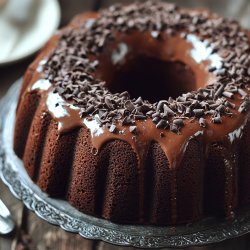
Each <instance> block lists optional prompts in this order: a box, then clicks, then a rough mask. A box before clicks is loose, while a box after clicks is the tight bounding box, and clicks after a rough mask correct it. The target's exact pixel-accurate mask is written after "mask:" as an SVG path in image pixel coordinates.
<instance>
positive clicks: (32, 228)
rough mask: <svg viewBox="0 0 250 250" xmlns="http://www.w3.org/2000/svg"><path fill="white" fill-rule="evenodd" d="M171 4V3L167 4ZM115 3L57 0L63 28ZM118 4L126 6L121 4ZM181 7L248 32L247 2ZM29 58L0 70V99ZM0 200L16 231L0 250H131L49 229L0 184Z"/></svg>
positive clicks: (219, 248)
mask: <svg viewBox="0 0 250 250" xmlns="http://www.w3.org/2000/svg"><path fill="white" fill-rule="evenodd" d="M170 1H171V0H170ZM114 2H117V1H115V0H106V1H105V0H93V1H88V0H81V1H69V0H60V3H61V6H62V22H61V24H62V25H64V24H66V23H67V22H68V21H69V20H70V19H71V18H72V17H73V16H74V15H75V14H77V13H79V12H81V11H85V10H91V9H98V8H99V7H102V6H108V5H110V4H112V3H114ZM121 2H130V1H129V0H121ZM171 2H177V3H178V4H179V5H183V6H205V7H209V8H210V9H212V10H213V11H216V12H218V13H219V14H221V15H224V16H228V17H232V18H235V19H237V20H239V21H240V22H241V23H242V24H243V25H244V26H245V27H246V28H250V15H249V14H250V2H249V1H248V0H237V1H235V0H172V1H171ZM32 59H33V58H32V57H31V58H28V59H26V60H23V61H22V62H19V63H16V64H14V65H9V66H5V67H2V68H0V97H2V96H3V95H4V94H5V93H6V91H7V89H8V88H9V87H10V85H11V84H12V83H13V82H14V81H15V80H17V79H18V78H19V77H21V76H22V75H23V73H24V71H25V69H26V68H27V66H28V64H29V63H30V62H31V61H32ZM0 197H1V199H3V201H4V202H5V203H6V204H7V205H8V207H9V208H10V210H11V212H12V214H13V217H14V219H15V221H16V229H15V231H14V232H13V233H11V234H10V235H8V236H5V237H3V236H0V250H64V249H65V250H80V249H81V250H108V249H110V250H122V249H127V250H129V249H133V248H128V247H126V248H124V247H117V246H112V245H110V244H107V243H105V242H101V241H91V240H86V239H83V238H82V237H80V236H79V235H76V234H72V233H68V232H65V231H64V230H62V229H60V228H58V227H57V226H53V225H50V224H48V223H46V222H45V221H43V220H41V219H40V218H38V217H37V216H36V215H35V214H34V213H32V212H31V211H29V210H28V209H26V208H25V207H24V206H23V204H22V203H21V202H20V201H19V200H17V199H16V198H14V197H13V196H12V194H11V193H10V191H9V190H8V188H7V187H6V186H5V185H4V184H3V183H2V182H1V181H0ZM249 249H250V235H245V236H242V237H239V238H237V239H232V240H227V241H225V242H222V243H219V244H214V245H210V246H206V247H193V248H188V250H249Z"/></svg>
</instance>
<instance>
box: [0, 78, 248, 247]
mask: <svg viewBox="0 0 250 250" xmlns="http://www.w3.org/2000/svg"><path fill="white" fill-rule="evenodd" d="M20 84H21V80H18V81H17V82H16V83H15V84H14V85H13V86H12V87H11V89H10V90H9V91H8V93H7V95H6V96H5V97H4V98H3V99H2V101H1V105H0V122H1V123H0V130H1V131H0V132H1V134H0V156H1V157H0V158H1V161H0V176H1V178H2V180H3V181H4V182H5V183H6V185H8V187H9V189H10V191H11V192H12V193H13V195H15V196H16V197H17V198H18V199H20V200H22V202H23V203H24V204H25V205H26V206H27V207H28V209H30V210H32V211H34V212H35V213H36V214H37V215H38V216H39V217H41V218H42V219H44V220H45V221H47V222H49V223H52V224H55V225H58V226H60V227H61V228H63V229H64V230H66V231H69V232H74V233H79V234H80V235H81V236H83V237H84V238H88V239H96V240H103V241H106V242H109V243H111V244H117V245H122V246H134V247H141V248H161V247H188V246H198V245H205V244H209V243H215V242H220V241H223V240H226V239H230V238H233V237H237V236H240V235H243V234H246V233H248V232H250V210H246V211H240V212H239V213H238V214H237V216H236V218H235V219H234V220H230V221H225V220H218V219H215V218H209V219H206V220H203V221H202V222H200V223H194V224H190V225H186V226H178V227H152V226H136V225H118V224H114V223H111V222H109V221H107V220H104V219H99V218H96V217H93V216H90V215H86V214H83V213H80V212H79V211H77V210H76V209H74V208H73V207H72V206H70V205H69V204H68V203H67V202H65V201H62V200H57V199H51V198H49V197H48V196H47V195H46V194H45V193H43V192H42V191H41V190H40V189H39V188H38V187H37V186H36V185H35V184H34V183H33V182H32V181H31V180H30V178H29V177H28V175H27V174H26V171H25V169H24V166H23V164H22V161H21V160H20V159H18V158H17V156H16V155H15V153H14V151H13V149H12V143H13V128H14V121H15V108H16V103H17V99H18V93H19V88H20Z"/></svg>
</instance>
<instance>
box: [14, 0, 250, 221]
mask: <svg viewBox="0 0 250 250" xmlns="http://www.w3.org/2000/svg"><path fill="white" fill-rule="evenodd" d="M249 52H250V45H249V36H248V32H247V31H246V30H244V29H243V28H241V27H240V25H239V24H238V23H237V22H236V21H232V20H228V19H225V18H221V17H218V16H217V15H215V14H213V13H210V12H209V11H206V10H191V9H190V10H188V9H182V8H178V7H176V6H175V5H172V4H167V3H162V2H160V1H146V2H143V3H134V4H130V5H124V6H123V5H120V4H118V5H114V6H111V7H110V8H108V9H105V10H102V11H100V12H98V13H85V14H83V15H79V16H77V17H76V18H75V19H74V20H73V21H72V22H71V23H70V24H69V25H68V26H67V27H66V28H64V29H62V30H60V31H59V32H57V34H55V35H54V37H52V38H51V40H50V41H49V42H48V43H47V45H46V46H45V48H44V49H43V50H42V51H41V53H40V54H39V55H38V57H37V58H36V59H35V61H34V62H33V63H32V64H31V65H30V67H29V68H28V70H27V72H26V74H25V77H24V79H23V85H22V88H21V92H20V99H19V102H18V106H17V111H16V126H15V138H14V150H15V152H16V154H17V155H18V156H19V157H20V158H21V159H22V160H23V163H24V166H25V168H26V169H27V172H28V174H29V176H30V177H31V178H32V180H33V181H34V182H35V183H36V184H37V185H38V186H39V187H40V188H41V189H42V190H43V191H44V192H46V193H48V195H50V196H51V197H56V198H61V199H65V200H67V201H68V202H69V203H70V204H72V206H74V207H75V208H77V209H78V210H79V211H82V212H84V213H87V214H91V215H94V216H97V217H102V218H105V219H108V220H111V221H113V222H116V223H129V224H144V225H145V224H149V225H178V224H182V223H189V222H194V221H197V220H200V219H202V218H206V217H209V216H221V217H224V218H232V217H233V216H234V213H235V212H236V211H237V210H238V209H240V208H243V207H246V206H247V205H248V204H249V203H250V122H249V114H250V112H249V107H250V98H249V93H250V89H249V85H248V83H249V82H250V53H249Z"/></svg>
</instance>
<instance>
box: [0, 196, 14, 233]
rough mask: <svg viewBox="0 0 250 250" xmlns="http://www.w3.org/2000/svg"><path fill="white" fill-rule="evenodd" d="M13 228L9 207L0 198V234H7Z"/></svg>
mask: <svg viewBox="0 0 250 250" xmlns="http://www.w3.org/2000/svg"><path fill="white" fill-rule="evenodd" d="M14 228H15V223H14V221H13V219H12V217H11V214H10V211H9V209H8V208H7V207H6V205H5V204H4V203H3V201H2V200H1V199H0V234H8V233H10V232H11V231H13V229H14Z"/></svg>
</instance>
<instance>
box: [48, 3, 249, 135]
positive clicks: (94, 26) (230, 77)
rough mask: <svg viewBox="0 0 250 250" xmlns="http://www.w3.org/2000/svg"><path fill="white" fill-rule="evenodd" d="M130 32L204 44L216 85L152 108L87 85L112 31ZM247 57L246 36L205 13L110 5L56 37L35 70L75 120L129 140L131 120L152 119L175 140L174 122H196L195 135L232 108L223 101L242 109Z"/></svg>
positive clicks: (96, 83) (139, 100) (176, 126)
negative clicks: (122, 131)
mask: <svg viewBox="0 0 250 250" xmlns="http://www.w3.org/2000/svg"><path fill="white" fill-rule="evenodd" d="M131 30H137V31H140V32H145V31H148V32H149V34H151V36H152V38H153V39H160V37H161V33H162V32H167V33H168V34H169V35H170V36H172V35H178V34H179V35H180V36H181V37H182V38H183V39H186V38H187V34H190V33H193V34H195V35H196V36H198V37H199V38H200V39H201V40H206V41H207V42H208V45H209V46H211V47H213V52H212V54H213V53H218V55H220V56H221V58H222V61H221V63H222V66H221V67H220V68H217V67H214V66H213V67H211V66H210V67H209V69H208V70H209V72H211V73H212V74H214V75H215V79H216V81H215V82H214V83H212V84H209V85H206V84H204V86H205V87H204V88H201V89H199V90H197V91H193V92H191V93H186V94H183V95H182V96H180V97H178V98H177V99H176V100H175V99H173V98H169V99H168V100H162V101H159V102H157V103H150V102H149V101H147V100H143V99H142V98H141V97H139V98H137V99H135V98H134V99H133V98H130V96H129V93H128V92H127V91H125V92H123V93H111V92H110V91H109V90H108V89H107V88H106V83H105V82H103V81H101V80H99V79H96V78H95V77H94V72H95V70H96V69H97V68H98V66H99V61H98V60H97V57H98V55H100V53H102V51H103V50H104V48H105V45H106V44H107V43H108V42H109V41H112V40H114V39H115V36H114V34H115V33H116V32H117V31H118V32H123V33H129V32H130V31H131ZM236 45H237V47H236ZM249 52H250V47H249V41H248V38H247V35H246V33H245V32H244V31H243V29H241V27H240V25H239V24H238V23H237V22H236V21H232V20H229V19H225V18H219V17H213V18H209V17H208V15H207V13H206V12H200V13H199V12H188V11H186V10H184V9H181V10H180V9H179V8H178V7H176V6H175V5H173V4H168V3H163V2H160V1H145V2H144V1H143V2H142V3H140V2H139V3H134V4H130V5H124V6H123V5H121V4H116V5H113V6H111V7H110V8H108V9H105V10H102V11H101V12H100V15H99V17H98V18H97V19H94V20H91V22H90V21H89V20H87V21H86V22H85V23H83V25H82V26H81V27H80V28H79V29H75V30H72V29H71V28H70V29H65V30H63V31H61V33H60V39H59V42H58V45H57V47H56V49H55V50H54V52H53V53H52V54H51V55H50V57H49V58H48V59H47V62H46V63H45V64H44V65H43V71H44V73H45V76H46V79H48V80H49V81H50V82H53V84H54V87H55V89H54V92H57V93H59V94H60V95H61V96H62V97H63V98H65V99H66V100H70V102H71V103H72V104H73V105H74V106H76V107H78V108H80V109H81V111H80V114H81V116H82V117H88V118H90V119H94V117H95V116H96V115H99V120H100V123H101V126H106V127H108V128H109V131H110V132H111V133H116V132H117V131H118V128H117V126H116V125H115V124H116V123H117V122H119V121H121V122H122V124H123V125H130V128H129V130H130V132H131V133H135V131H136V120H146V119H152V120H153V122H154V123H155V125H156V127H157V128H159V129H170V131H172V132H174V133H178V132H179V130H180V128H181V127H183V126H184V122H183V120H182V118H180V117H191V118H194V119H199V124H200V126H201V127H204V126H205V119H204V118H205V116H206V115H210V119H212V122H214V123H216V124H217V123H221V122H222V119H221V116H223V115H228V114H230V109H234V108H235V105H234V104H233V103H230V102H229V101H228V100H227V98H228V99H233V98H234V95H235V94H237V93H238V94H240V95H241V97H242V99H243V102H242V104H241V106H240V107H239V109H238V112H240V113H242V112H245V111H246V110H247V109H248V108H249V99H248V95H247V92H246V91H245V90H244V89H245V88H246V85H247V84H248V83H249V82H250V57H249V56H247V55H249ZM90 55H91V56H90ZM90 58H91V59H90ZM100 114H101V115H100ZM131 125H133V126H131Z"/></svg>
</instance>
